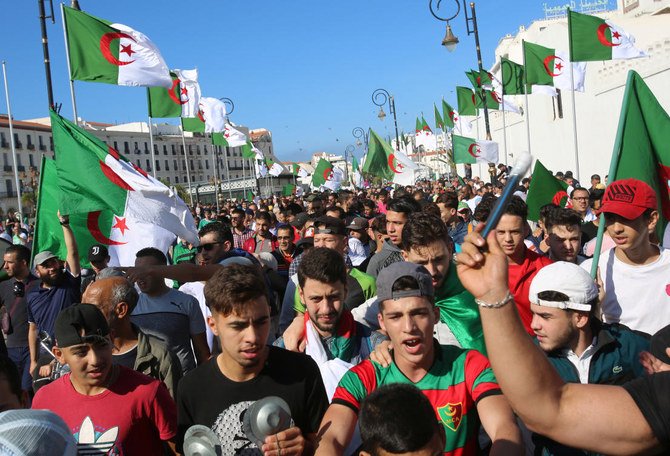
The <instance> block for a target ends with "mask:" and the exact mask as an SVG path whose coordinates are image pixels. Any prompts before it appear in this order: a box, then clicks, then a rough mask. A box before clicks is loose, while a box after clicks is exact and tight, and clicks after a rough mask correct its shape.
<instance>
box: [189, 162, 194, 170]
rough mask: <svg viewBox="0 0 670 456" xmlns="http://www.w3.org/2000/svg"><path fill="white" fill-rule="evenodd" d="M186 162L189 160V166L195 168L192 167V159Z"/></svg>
mask: <svg viewBox="0 0 670 456" xmlns="http://www.w3.org/2000/svg"><path fill="white" fill-rule="evenodd" d="M188 162H189V166H190V167H191V169H195V168H194V167H193V160H189V161H188Z"/></svg>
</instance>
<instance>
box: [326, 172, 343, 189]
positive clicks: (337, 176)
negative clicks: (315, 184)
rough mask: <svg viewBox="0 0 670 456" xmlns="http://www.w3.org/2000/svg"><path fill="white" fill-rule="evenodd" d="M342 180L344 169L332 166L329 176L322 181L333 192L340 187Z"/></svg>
mask: <svg viewBox="0 0 670 456" xmlns="http://www.w3.org/2000/svg"><path fill="white" fill-rule="evenodd" d="M342 182H344V171H342V170H341V169H340V168H337V167H333V170H332V172H331V173H330V176H329V177H328V179H327V180H326V182H324V183H323V186H324V187H326V188H327V189H329V190H331V191H333V192H336V191H338V190H339V189H340V188H341V187H342Z"/></svg>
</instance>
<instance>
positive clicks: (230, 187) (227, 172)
mask: <svg viewBox="0 0 670 456" xmlns="http://www.w3.org/2000/svg"><path fill="white" fill-rule="evenodd" d="M225 147H226V158H225V159H224V160H223V162H224V163H225V164H226V176H227V179H228V197H229V198H230V200H231V201H232V199H233V184H232V182H231V181H230V180H231V179H230V168H229V165H228V146H225ZM219 151H221V147H219Z"/></svg>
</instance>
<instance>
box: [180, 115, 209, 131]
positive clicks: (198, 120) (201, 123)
mask: <svg viewBox="0 0 670 456" xmlns="http://www.w3.org/2000/svg"><path fill="white" fill-rule="evenodd" d="M181 128H182V130H184V131H190V132H193V133H204V132H205V120H204V118H203V117H202V112H201V111H198V113H197V116H196V117H182V118H181Z"/></svg>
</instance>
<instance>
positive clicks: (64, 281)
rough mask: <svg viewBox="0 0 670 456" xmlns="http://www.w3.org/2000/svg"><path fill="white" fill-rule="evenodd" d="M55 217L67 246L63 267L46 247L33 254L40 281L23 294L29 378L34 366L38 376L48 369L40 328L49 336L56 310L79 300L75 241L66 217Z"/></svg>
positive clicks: (43, 375) (34, 373)
mask: <svg viewBox="0 0 670 456" xmlns="http://www.w3.org/2000/svg"><path fill="white" fill-rule="evenodd" d="M59 219H60V224H61V226H62V227H63V238H64V241H65V248H66V250H67V258H66V260H65V263H66V265H67V269H66V270H65V271H63V262H62V261H61V260H60V259H59V258H58V257H57V256H56V255H54V254H53V253H51V252H50V251H48V250H45V251H43V252H40V253H38V254H37V255H35V258H34V260H33V263H34V264H35V271H36V272H37V276H38V277H39V278H40V279H41V281H42V283H41V284H40V286H39V287H38V288H35V289H33V290H32V291H31V292H30V293H29V294H28V296H27V308H28V348H29V350H30V372H31V373H32V375H33V378H36V377H37V374H38V373H37V372H36V371H35V370H36V368H37V367H41V368H40V372H39V374H40V375H39V376H40V377H48V376H49V374H50V373H51V364H50V363H51V360H52V357H51V355H49V354H48V353H44V352H43V351H42V352H41V350H40V345H39V340H38V338H39V333H40V331H45V332H46V333H47V334H49V336H51V340H53V337H54V324H55V322H56V317H57V316H58V314H59V313H60V311H61V310H63V309H65V308H66V307H69V306H71V305H72V304H74V303H76V302H79V301H80V298H81V289H80V287H81V277H80V275H79V273H80V272H81V267H80V266H79V250H78V248H77V241H76V240H75V238H74V234H73V233H72V229H71V228H70V219H69V217H68V216H67V215H66V216H61V215H60V214H59ZM40 354H41V355H42V356H40Z"/></svg>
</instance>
